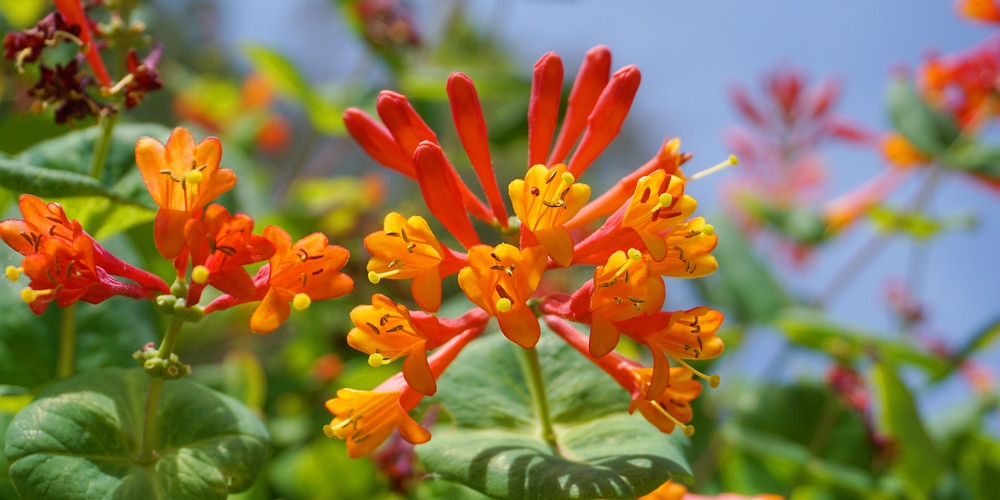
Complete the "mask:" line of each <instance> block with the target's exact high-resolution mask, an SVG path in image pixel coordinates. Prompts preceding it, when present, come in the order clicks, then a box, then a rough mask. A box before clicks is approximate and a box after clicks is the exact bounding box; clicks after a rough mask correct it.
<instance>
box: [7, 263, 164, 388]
mask: <svg viewBox="0 0 1000 500" xmlns="http://www.w3.org/2000/svg"><path fill="white" fill-rule="evenodd" d="M18 291H19V289H18V287H17V286H16V285H14V284H12V283H9V282H8V283H4V284H3V285H0V304H8V307H6V308H5V310H4V313H3V314H0V380H2V381H4V383H8V384H15V385H19V386H22V387H38V386H39V385H41V384H44V383H46V382H48V381H50V380H52V379H53V378H54V377H55V366H56V353H57V351H58V347H59V328H60V324H61V322H62V321H63V319H62V316H63V314H65V313H66V311H67V310H66V309H63V308H60V307H56V306H54V305H53V306H50V307H49V308H48V310H46V311H45V313H44V314H42V315H41V316H36V315H35V314H34V313H32V312H31V310H30V309H28V306H27V305H25V304H24V303H23V302H21V299H20V297H18ZM149 307H150V305H149V303H148V302H145V301H137V300H133V299H127V298H124V297H114V298H111V299H108V302H107V303H104V304H102V305H101V306H93V305H91V304H80V305H78V306H77V307H76V308H75V311H76V313H75V314H76V319H75V323H76V330H77V334H76V370H77V371H87V370H96V369H98V368H107V367H112V366H134V360H133V359H132V353H133V352H135V351H137V350H139V349H140V348H141V347H142V346H143V344H145V343H147V342H152V341H153V340H155V339H156V335H155V333H154V328H153V324H152V322H151V316H150V314H149V309H148V308H149Z"/></svg>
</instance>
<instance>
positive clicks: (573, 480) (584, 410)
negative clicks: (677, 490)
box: [417, 334, 690, 498]
mask: <svg viewBox="0 0 1000 500" xmlns="http://www.w3.org/2000/svg"><path fill="white" fill-rule="evenodd" d="M519 349H520V347H517V346H515V345H513V344H512V343H510V342H509V341H507V340H506V338H504V337H503V336H501V335H492V336H491V337H489V338H485V339H482V340H478V341H476V342H474V343H473V344H471V345H470V346H469V348H468V349H466V351H465V352H463V353H462V355H461V356H460V357H459V358H458V359H457V360H456V361H455V362H454V364H453V365H452V366H451V367H450V368H449V369H448V371H447V372H445V375H444V376H442V378H441V380H440V381H439V383H438V394H439V395H438V396H436V397H435V398H433V400H434V401H435V402H437V403H439V404H441V406H442V409H443V413H444V414H447V415H448V416H450V417H451V418H452V422H450V423H448V424H442V425H439V426H437V427H435V428H434V429H433V430H432V432H433V438H432V439H431V440H430V442H428V443H426V444H422V445H420V446H417V454H418V456H419V457H420V459H421V462H422V463H423V464H424V466H425V467H426V468H427V469H428V470H429V471H430V472H432V473H434V474H439V475H440V476H441V477H443V478H444V479H447V480H449V481H455V482H458V483H461V484H464V485H466V486H468V487H470V488H473V489H475V490H477V491H480V492H483V493H486V494H488V495H490V496H494V497H498V498H635V497H636V496H639V495H642V494H645V493H648V492H649V491H652V490H653V489H655V488H657V487H658V486H660V485H661V484H662V483H663V482H665V481H666V480H667V479H670V478H671V477H673V478H684V477H686V476H689V475H690V469H689V468H688V465H687V461H686V459H685V456H684V449H685V447H686V438H684V437H683V436H682V435H680V432H675V433H674V434H671V435H666V434H662V433H661V432H659V431H658V430H657V429H656V428H655V427H653V426H652V425H650V424H649V423H647V422H646V421H645V420H643V418H642V417H640V416H639V415H638V414H636V415H629V414H628V413H627V412H626V408H627V406H628V403H629V395H628V394H626V393H625V392H624V391H623V390H622V389H621V388H620V387H619V386H618V385H617V384H615V382H613V381H612V380H611V379H610V378H608V376H607V375H606V374H604V372H603V371H601V370H599V369H598V368H596V367H595V366H593V365H592V364H590V363H589V362H587V361H586V360H585V359H584V358H583V357H582V356H581V355H580V354H579V353H578V352H576V351H575V350H573V349H572V348H571V347H569V346H567V345H566V344H565V343H564V342H562V341H560V340H559V339H558V338H557V337H555V336H554V335H552V334H543V335H542V340H541V341H540V342H539V344H538V346H537V349H538V352H539V356H540V358H541V365H542V372H543V378H544V380H545V385H546V391H547V394H548V401H549V405H550V412H551V415H552V418H553V421H554V427H555V432H556V434H557V441H558V446H559V450H560V452H559V453H557V452H555V451H554V450H553V449H552V448H550V447H549V445H548V444H547V443H546V442H545V441H544V440H543V439H542V438H541V437H540V435H539V432H538V423H537V421H536V418H535V410H534V407H533V404H532V399H531V396H530V394H529V390H528V387H527V385H526V382H525V378H524V375H523V373H522V370H521V363H520V362H519V360H518V357H519V356H520V354H519V353H518V352H517V350H519ZM472 380H475V381H476V382H475V383H470V381H472Z"/></svg>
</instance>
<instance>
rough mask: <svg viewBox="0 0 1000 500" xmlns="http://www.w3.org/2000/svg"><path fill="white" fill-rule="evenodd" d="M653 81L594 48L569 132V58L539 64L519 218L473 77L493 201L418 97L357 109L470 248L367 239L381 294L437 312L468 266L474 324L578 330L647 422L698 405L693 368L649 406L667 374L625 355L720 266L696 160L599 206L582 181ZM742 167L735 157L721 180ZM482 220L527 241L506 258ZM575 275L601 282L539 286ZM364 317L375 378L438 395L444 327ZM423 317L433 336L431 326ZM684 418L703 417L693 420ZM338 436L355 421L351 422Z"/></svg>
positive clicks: (389, 159) (465, 281) (648, 171)
mask: <svg viewBox="0 0 1000 500" xmlns="http://www.w3.org/2000/svg"><path fill="white" fill-rule="evenodd" d="M639 80H640V73H639V71H638V69H637V68H636V67H634V66H626V67H624V68H622V69H620V70H618V71H617V72H615V73H613V74H612V73H611V60H610V51H608V49H607V48H606V47H596V48H594V49H592V50H591V51H589V52H588V53H587V56H586V57H585V59H584V62H583V65H582V66H581V68H580V72H579V74H578V76H577V78H576V80H575V82H574V84H573V88H572V90H571V92H570V95H569V104H568V106H567V109H566V113H565V116H564V118H563V120H562V125H561V128H560V127H558V122H559V114H560V105H561V92H562V84H563V68H562V60H561V59H560V58H559V56H558V55H556V54H555V53H548V54H545V55H544V56H542V57H541V58H540V59H539V61H538V62H537V63H536V65H535V71H534V75H533V78H532V87H531V98H530V101H529V104H528V131H529V132H528V162H527V168H526V169H525V173H524V176H523V178H520V179H514V180H513V181H512V182H509V183H508V184H507V194H508V196H509V198H510V202H511V207H512V209H513V212H514V217H510V218H509V220H508V214H507V209H506V208H505V207H504V202H503V200H502V198H501V193H500V190H499V186H498V183H497V181H496V178H495V173H494V170H493V165H492V160H491V159H490V152H489V147H488V137H487V131H486V126H485V120H484V119H483V116H482V109H481V106H480V102H479V99H478V96H477V95H476V91H475V87H474V85H473V84H472V81H471V79H470V78H469V77H467V76H466V75H462V74H460V73H455V74H452V75H451V77H450V78H449V79H448V85H447V93H448V97H449V102H450V104H451V111H452V118H453V120H454V122H455V126H456V129H457V131H458V136H459V139H460V141H461V143H462V146H463V148H464V150H465V152H466V154H467V156H468V158H469V161H470V163H471V164H472V167H473V170H474V171H475V173H476V177H477V178H478V180H479V183H480V184H481V186H482V187H483V191H484V193H485V199H486V202H485V203H484V202H482V201H480V199H479V198H478V197H477V196H476V195H474V194H472V193H471V192H470V191H469V189H468V187H467V186H466V185H465V184H464V183H463V182H462V180H461V179H460V178H459V177H458V175H457V173H456V172H455V169H454V167H453V166H452V164H451V162H450V161H449V160H448V158H447V157H446V156H445V153H444V151H443V149H442V147H441V144H440V142H439V141H438V139H437V136H436V135H435V134H434V132H433V131H432V130H431V129H430V128H429V127H428V126H427V124H426V123H425V122H424V121H423V120H422V119H421V118H420V117H419V115H417V113H416V111H414V109H413V107H412V106H410V104H409V103H408V101H407V100H406V98H405V97H404V96H401V95H399V94H396V93H394V92H387V91H386V92H382V93H381V94H380V95H379V98H378V101H377V103H376V109H377V111H378V116H379V118H380V121H379V120H376V119H373V118H372V117H370V116H368V115H367V114H365V113H364V112H363V111H360V110H357V109H349V110H347V111H346V112H345V113H344V121H345V123H346V125H347V128H348V130H349V132H350V133H351V135H352V136H353V137H354V138H355V140H356V141H357V142H358V143H359V144H360V145H361V147H362V148H363V149H364V150H365V151H366V152H367V153H368V154H369V155H370V156H371V157H372V158H373V159H375V160H376V161H377V162H379V163H381V164H382V165H384V166H386V167H388V168H390V169H392V170H395V171H397V172H399V173H401V174H403V175H406V176H407V177H410V178H413V179H415V180H416V181H417V183H418V185H419V187H420V190H421V193H422V195H423V197H424V201H425V202H426V205H427V207H428V209H429V211H430V213H431V214H432V215H433V216H434V217H435V218H436V219H437V220H438V221H439V222H440V223H441V225H442V226H444V228H445V229H446V230H447V231H448V233H450V234H451V235H452V236H453V237H454V238H455V239H456V240H458V242H459V243H460V244H461V245H462V247H463V249H464V251H465V253H461V252H458V251H453V250H451V249H449V248H448V247H447V246H446V245H444V244H442V243H441V242H440V241H439V240H438V238H437V237H435V236H434V234H433V233H432V232H431V231H430V229H429V227H428V225H427V222H426V221H425V220H424V219H422V218H419V217H410V218H405V217H403V216H402V215H399V214H396V213H391V214H389V215H388V216H387V217H386V219H385V221H384V224H383V230H382V231H379V232H376V233H372V234H370V235H369V236H368V237H367V238H366V239H365V246H366V248H367V249H368V251H369V252H370V253H371V254H372V259H371V260H370V261H369V264H368V271H369V280H370V281H372V283H376V284H377V283H378V282H380V281H381V280H382V279H413V283H412V286H411V288H412V292H413V297H414V299H415V300H416V302H417V304H418V305H419V306H420V307H421V308H423V309H424V310H427V311H436V310H437V309H438V307H439V306H440V300H441V298H440V296H441V281H442V279H443V278H445V277H448V276H450V275H451V274H453V273H454V272H455V271H456V270H457V269H458V268H460V270H458V271H457V272H458V276H457V281H458V285H459V287H460V288H461V289H462V291H463V292H464V293H465V295H466V296H467V298H468V299H469V300H470V301H471V302H472V303H473V304H474V305H475V308H473V309H471V310H470V311H469V312H468V313H466V314H465V315H463V316H462V317H461V318H459V319H465V320H468V319H469V318H472V319H474V320H475V321H485V320H486V319H487V318H488V317H489V316H496V317H497V321H498V323H499V326H500V330H501V331H502V332H503V334H504V335H505V336H506V337H507V338H508V339H509V340H511V341H513V342H515V343H517V344H518V345H520V346H522V347H524V348H531V347H533V346H534V345H535V344H536V343H537V341H538V339H539V336H540V333H541V327H540V325H539V319H538V314H543V315H544V316H545V317H546V321H547V322H549V324H550V326H553V322H556V323H558V324H559V325H563V326H564V327H565V328H567V329H569V330H572V331H573V332H574V334H573V335H574V339H573V340H572V341H571V343H573V344H574V347H576V348H577V349H578V350H581V352H583V353H584V354H585V355H586V356H587V357H588V359H590V360H591V361H594V362H595V363H605V364H606V365H607V367H608V370H607V371H608V373H609V374H612V376H614V377H617V379H618V380H620V384H621V385H623V387H625V388H626V389H628V390H629V391H630V393H632V394H633V397H634V398H640V395H641V399H643V401H640V402H637V403H635V404H634V405H633V410H634V409H637V408H640V407H641V408H643V412H644V413H648V412H649V411H650V408H653V409H655V408H660V411H663V412H665V413H666V414H667V415H669V414H670V413H669V411H668V410H665V409H663V405H664V404H666V403H664V401H668V400H669V399H670V398H671V397H674V398H675V399H676V401H678V402H683V401H687V400H689V399H690V398H691V397H693V396H692V395H691V391H692V390H693V389H690V388H689V387H688V385H689V384H687V383H684V380H683V379H684V375H683V374H682V373H685V372H683V370H687V368H686V367H684V366H683V365H682V366H680V367H678V369H677V370H675V371H677V373H678V374H679V375H678V376H677V377H676V378H677V380H678V385H677V386H676V387H674V390H675V391H676V394H673V396H670V395H668V391H667V389H666V388H664V387H659V386H658V387H657V390H658V393H657V394H649V392H648V388H649V387H650V381H651V380H652V377H653V375H652V374H653V373H654V371H656V370H653V369H650V370H648V374H644V373H645V372H637V371H636V370H637V369H638V368H641V366H639V365H638V364H637V363H635V362H632V361H627V362H626V360H627V358H624V357H623V356H620V355H619V354H617V353H615V352H614V349H615V347H616V345H617V343H618V339H619V337H620V335H621V334H622V333H625V334H627V335H629V336H632V337H634V338H637V339H638V338H640V337H641V336H642V335H645V334H649V333H652V332H655V331H658V330H661V329H663V328H664V327H665V326H668V325H670V315H669V313H666V314H663V313H660V312H659V310H660V308H661V307H662V304H663V301H664V296H665V285H664V282H663V276H675V275H676V276H682V277H694V276H701V275H704V274H708V273H710V272H712V271H714V270H715V268H716V267H717V263H716V261H715V259H714V257H712V256H711V254H710V252H711V250H712V249H713V248H714V247H715V244H716V242H717V238H716V236H715V234H714V229H713V228H712V226H711V225H709V224H706V223H705V221H704V220H703V219H700V218H699V219H690V220H688V218H689V217H690V216H691V214H692V213H693V212H694V210H695V208H696V205H697V204H696V202H695V200H694V198H692V197H690V196H686V195H685V194H684V187H685V177H684V174H683V173H682V172H681V171H680V169H679V167H680V165H681V164H683V163H684V162H685V161H687V160H688V159H689V158H690V156H691V155H689V154H684V153H680V151H679V149H680V141H679V140H677V139H671V140H668V141H665V142H664V145H663V147H662V148H661V149H660V150H659V151H658V152H657V154H656V155H655V156H654V157H653V158H652V159H650V160H649V161H648V162H646V163H645V164H644V165H642V166H640V167H639V168H638V169H637V170H636V171H634V172H632V173H630V174H627V175H625V176H623V178H622V180H621V182H618V183H616V184H615V185H614V186H613V187H612V188H611V189H610V190H609V191H608V192H606V193H604V194H602V195H600V196H597V197H596V199H595V200H593V201H590V195H591V190H590V187H589V186H587V185H586V184H582V183H579V182H578V179H579V178H580V177H581V175H583V174H584V172H585V171H586V170H587V169H588V168H589V167H590V166H591V165H592V164H593V163H594V161H595V159H596V158H597V156H598V155H599V154H600V153H601V152H602V151H603V150H604V149H605V148H606V147H607V145H608V144H609V143H610V142H611V140H613V139H614V137H615V136H616V135H617V133H618V131H619V129H620V127H621V125H622V122H623V120H624V119H625V116H626V115H627V113H628V110H629V108H630V106H631V103H632V100H633V98H634V96H635V92H636V90H637V88H638V84H639ZM557 128H559V134H558V136H557V134H556V129H557ZM734 163H735V158H732V157H731V158H730V160H728V161H727V162H723V164H720V165H719V166H717V167H714V168H713V169H709V171H712V170H714V169H718V168H723V167H725V166H727V165H730V164H734ZM700 175H703V174H702V173H699V174H695V176H692V178H697V177H698V176H700ZM588 202H589V203H588ZM473 218H476V219H479V220H481V221H483V222H485V223H486V224H485V225H488V226H492V227H493V228H495V229H497V230H498V231H499V232H500V233H502V234H503V235H504V236H506V237H507V238H509V239H511V240H512V239H513V238H512V237H513V236H515V235H516V236H517V237H518V238H517V241H516V242H515V241H512V242H511V243H500V244H498V245H496V246H491V245H487V244H482V243H480V241H481V240H480V235H479V234H478V233H477V232H476V229H478V228H479V227H484V225H479V226H476V227H473V225H472V219H473ZM604 218H606V220H604V221H603V224H601V225H600V227H598V228H597V229H596V231H593V232H591V231H592V227H593V226H595V225H597V224H596V223H598V220H599V219H604ZM403 229H405V231H404V230H403ZM512 243H513V244H512ZM571 265H584V266H594V267H595V268H596V269H595V270H594V271H593V279H591V280H589V281H588V282H587V283H585V284H584V285H583V286H582V287H580V288H579V289H578V291H577V292H576V293H574V294H573V295H572V296H568V295H564V294H559V293H553V292H554V291H553V290H552V289H551V288H549V287H540V285H541V280H542V276H543V274H544V273H545V271H546V270H547V269H552V268H556V267H568V266H571ZM539 290H541V292H539ZM536 295H538V296H537V297H536ZM432 318H433V319H432ZM352 319H354V321H355V326H356V327H355V328H354V329H353V330H352V332H351V334H350V338H351V340H350V342H351V344H352V345H354V346H355V347H356V348H358V349H360V350H362V351H364V352H366V353H368V354H369V355H370V357H369V362H370V363H371V364H372V365H373V366H377V365H381V364H384V363H385V362H392V361H394V360H396V359H399V358H401V357H405V361H404V362H403V375H402V376H401V377H402V378H403V379H405V380H407V381H410V384H409V386H408V387H409V389H410V390H411V391H413V392H418V391H419V392H422V393H424V394H429V393H432V392H433V390H434V389H436V386H435V385H434V384H433V379H434V378H436V377H431V376H428V370H427V369H426V368H425V367H424V365H425V363H424V362H423V359H424V357H425V356H426V355H427V352H428V351H429V350H431V349H433V345H434V342H432V339H436V338H439V337H440V338H446V337H447V335H444V336H442V335H441V334H440V333H434V332H435V331H437V332H439V331H440V330H439V328H440V326H441V324H443V322H444V320H438V319H436V318H434V316H432V315H429V314H427V313H423V312H411V311H409V310H407V309H405V308H402V307H401V306H399V305H397V304H395V303H394V302H392V301H391V300H390V299H388V298H384V297H380V296H376V298H375V299H373V303H372V306H370V307H369V306H367V305H366V306H361V307H359V308H356V309H355V311H354V314H353V315H352ZM720 319H721V316H720ZM566 320H568V321H573V322H577V323H582V324H587V325H590V328H591V335H590V337H589V338H588V337H586V336H583V335H582V334H580V333H579V332H575V330H573V328H572V327H571V326H569V324H568V323H566V322H565V321H566ZM681 320H682V319H681V318H679V319H678V321H681ZM421 321H423V322H425V323H428V324H430V325H431V327H430V329H428V327H427V326H425V325H422V324H420V322H421ZM678 324H680V323H678ZM714 327H715V328H717V325H715V326H714ZM557 328H559V327H558V326H553V329H557ZM390 330H391V332H390ZM445 331H447V329H446V330H445ZM453 331H454V330H451V332H449V333H448V334H449V335H450V334H452V332H453ZM713 331H714V330H713ZM692 338H693V339H694V340H695V341H696V340H697V339H698V337H692ZM442 349H443V348H442ZM436 354H437V353H435V355H436ZM432 358H433V355H432ZM430 364H431V370H430V372H431V373H433V374H436V372H434V369H433V361H431V362H430ZM612 365H614V366H612ZM665 369H666V372H665V373H666V376H665V377H658V378H657V383H661V382H660V379H661V378H662V379H663V380H664V381H665V383H666V385H667V386H669V385H670V381H669V379H670V377H669V373H670V367H669V365H668V366H667V367H666V368H665ZM637 373H638V375H637ZM688 378H690V377H688ZM691 383H693V384H696V383H695V382H691ZM698 390H700V386H699V389H698ZM657 398H661V399H659V400H658V399H657ZM685 398H687V399H686V400H685ZM387 400H388V401H394V400H393V399H392V398H387ZM680 404H681V406H683V404H684V403H680ZM382 405H383V406H385V403H382ZM390 406H391V405H390ZM404 410H405V408H404ZM403 413H405V411H403ZM385 414H391V412H387V413H385ZM387 418H389V419H390V420H393V421H398V420H399V419H398V417H387ZM649 418H651V419H653V420H655V419H656V418H666V417H655V418H654V417H649ZM672 418H674V419H675V420H676V418H678V417H672ZM680 418H688V419H689V418H690V415H689V414H687V415H685V414H680ZM677 422H678V424H677V425H681V426H683V425H684V424H682V423H680V421H677ZM336 425H349V424H344V423H343V421H340V422H337V423H336ZM351 425H353V424H351ZM658 425H660V426H661V427H666V424H662V423H660V424H658ZM685 428H686V429H687V428H688V427H685ZM383 432H384V431H383ZM328 434H329V433H328Z"/></svg>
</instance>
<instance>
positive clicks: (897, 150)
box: [881, 132, 934, 169]
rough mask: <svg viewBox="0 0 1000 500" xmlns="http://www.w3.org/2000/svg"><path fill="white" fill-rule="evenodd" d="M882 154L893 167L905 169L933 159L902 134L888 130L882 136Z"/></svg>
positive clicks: (927, 162)
mask: <svg viewBox="0 0 1000 500" xmlns="http://www.w3.org/2000/svg"><path fill="white" fill-rule="evenodd" d="M881 146H882V156H883V157H884V158H885V159H886V161H888V162H889V164H890V165H891V166H893V167H898V168H901V169H906V168H909V167H912V166H914V165H927V164H929V163H931V162H932V161H934V158H931V157H930V156H928V155H927V154H926V153H924V152H923V151H920V150H919V149H917V148H916V147H914V146H913V144H910V141H908V140H906V138H905V137H903V135H902V134H900V133H897V132H889V133H887V134H886V135H885V136H883V137H882V141H881Z"/></svg>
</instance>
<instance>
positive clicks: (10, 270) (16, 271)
mask: <svg viewBox="0 0 1000 500" xmlns="http://www.w3.org/2000/svg"><path fill="white" fill-rule="evenodd" d="M23 272H24V268H20V267H14V266H7V279H9V280H11V281H17V279H18V278H20V277H21V273H23Z"/></svg>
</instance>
